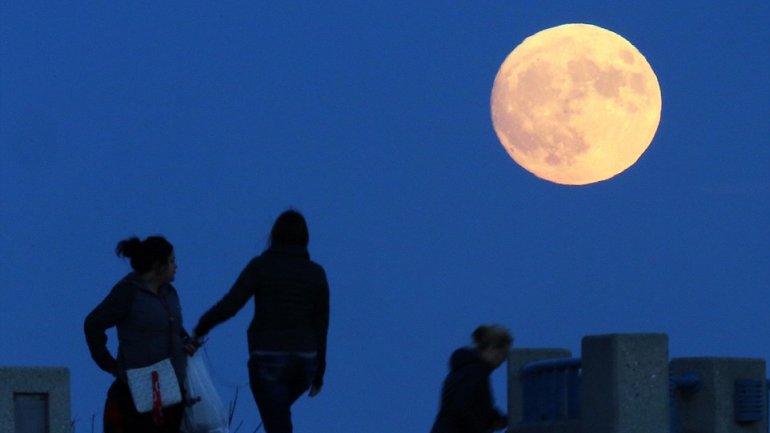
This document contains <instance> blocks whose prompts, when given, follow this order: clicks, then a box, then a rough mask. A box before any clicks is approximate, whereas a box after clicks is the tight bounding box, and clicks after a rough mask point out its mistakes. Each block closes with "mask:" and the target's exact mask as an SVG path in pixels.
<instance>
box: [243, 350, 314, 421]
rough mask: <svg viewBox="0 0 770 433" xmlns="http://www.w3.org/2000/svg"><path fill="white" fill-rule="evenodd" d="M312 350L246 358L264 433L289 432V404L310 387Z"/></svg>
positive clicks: (312, 374) (253, 355)
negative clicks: (305, 352)
mask: <svg viewBox="0 0 770 433" xmlns="http://www.w3.org/2000/svg"><path fill="white" fill-rule="evenodd" d="M317 368H318V361H317V358H316V354H315V353H312V354H310V353H308V354H304V353H302V354H298V353H282V352H281V353H279V352H276V353H263V352H257V353H254V354H252V355H251V358H249V383H250V384H251V392H252V394H254V400H255V401H256V402H257V408H258V409H259V415H260V416H261V417H262V423H263V425H264V427H265V432H266V433H291V432H292V424H291V405H292V404H293V403H294V402H295V401H297V399H298V398H299V397H300V396H301V395H302V394H303V393H304V392H305V391H307V390H308V388H310V385H311V383H312V381H313V377H314V376H315V373H316V369H317Z"/></svg>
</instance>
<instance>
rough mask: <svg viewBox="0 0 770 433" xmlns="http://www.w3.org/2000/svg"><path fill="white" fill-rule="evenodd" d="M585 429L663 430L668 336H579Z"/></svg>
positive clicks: (595, 432) (611, 432)
mask: <svg viewBox="0 0 770 433" xmlns="http://www.w3.org/2000/svg"><path fill="white" fill-rule="evenodd" d="M582 359H583V376H582V379H583V382H582V386H581V391H582V396H581V413H580V418H581V424H582V431H583V432H584V433H668V431H669V411H668V407H669V405H668V337H667V336H666V335H665V334H612V335H598V336H588V337H584V338H583V345H582Z"/></svg>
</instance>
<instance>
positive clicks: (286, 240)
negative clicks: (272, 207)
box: [268, 209, 310, 248]
mask: <svg viewBox="0 0 770 433" xmlns="http://www.w3.org/2000/svg"><path fill="white" fill-rule="evenodd" d="M309 241H310V234H309V233H308V230H307V223H306V222H305V217H303V216H302V214H301V213H299V211H297V210H294V209H289V210H287V211H284V212H283V213H282V214H281V215H279V216H278V218H277V219H276V220H275V223H274V224H273V229H272V230H271V231H270V242H269V244H268V248H269V247H273V246H276V245H296V246H301V247H307V244H308V242H309Z"/></svg>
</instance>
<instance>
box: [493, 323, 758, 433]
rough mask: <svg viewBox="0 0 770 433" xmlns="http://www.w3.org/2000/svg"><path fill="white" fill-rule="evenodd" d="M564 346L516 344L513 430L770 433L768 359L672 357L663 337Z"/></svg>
mask: <svg viewBox="0 0 770 433" xmlns="http://www.w3.org/2000/svg"><path fill="white" fill-rule="evenodd" d="M581 350H582V356H581V358H570V357H569V356H570V353H569V351H568V350H565V349H514V350H513V351H512V352H511V353H510V355H509V359H508V405H509V429H508V432H509V433H766V432H767V431H768V388H769V387H768V384H769V383H770V382H768V380H767V372H766V363H765V361H764V360H762V359H751V358H675V359H669V351H668V337H667V336H666V335H665V334H610V335H597V336H587V337H584V338H583V341H582V348H581Z"/></svg>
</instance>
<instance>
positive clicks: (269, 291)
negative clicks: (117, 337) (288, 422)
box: [195, 245, 329, 386]
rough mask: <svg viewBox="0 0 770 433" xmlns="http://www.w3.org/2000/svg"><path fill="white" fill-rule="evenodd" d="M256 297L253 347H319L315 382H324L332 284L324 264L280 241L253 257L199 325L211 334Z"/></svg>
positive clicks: (295, 349) (250, 333)
mask: <svg viewBox="0 0 770 433" xmlns="http://www.w3.org/2000/svg"><path fill="white" fill-rule="evenodd" d="M251 298H253V299H254V318H253V319H252V320H251V324H250V325H249V329H248V340H249V352H255V351H275V352H317V353H318V371H317V373H316V376H315V379H314V380H313V384H314V385H317V386H321V384H322V383H323V375H324V371H325V369H326V334H327V330H328V327H329V285H328V283H327V281H326V273H325V272H324V270H323V268H322V267H321V266H320V265H318V264H316V263H314V262H313V261H311V260H310V255H309V254H308V252H307V249H306V248H304V247H298V246H287V245H277V246H273V247H271V248H269V249H268V250H267V251H265V252H264V253H262V254H261V255H260V256H258V257H255V258H254V259H252V260H251V261H250V262H249V264H248V265H246V268H245V269H244V270H243V271H242V272H241V274H240V276H238V279H237V280H236V281H235V284H233V287H232V288H231V289H230V291H229V292H227V294H225V296H224V297H223V298H222V299H221V300H220V301H219V302H217V303H216V304H215V305H214V306H213V307H211V309H210V310H209V311H207V312H206V313H205V314H204V315H203V316H202V317H201V319H200V321H199V322H198V325H197V326H196V327H195V334H196V335H198V336H203V335H206V334H207V333H208V332H209V331H210V330H211V329H212V328H213V327H215V326H216V325H218V324H219V323H222V322H224V321H225V320H227V319H229V318H230V317H232V316H234V315H235V314H236V313H237V312H238V311H239V310H240V309H241V308H242V307H243V306H244V305H245V304H246V302H247V301H248V300H249V299H251Z"/></svg>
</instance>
